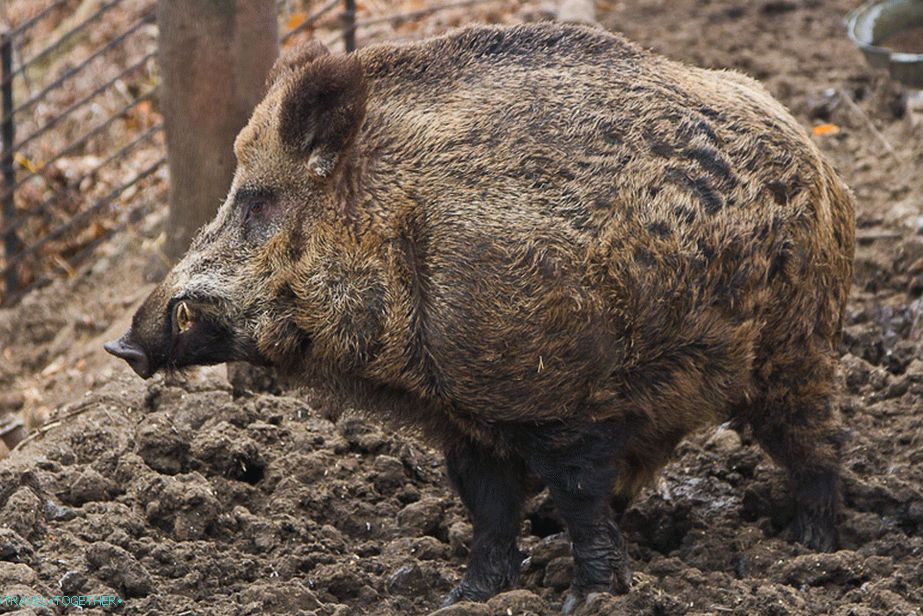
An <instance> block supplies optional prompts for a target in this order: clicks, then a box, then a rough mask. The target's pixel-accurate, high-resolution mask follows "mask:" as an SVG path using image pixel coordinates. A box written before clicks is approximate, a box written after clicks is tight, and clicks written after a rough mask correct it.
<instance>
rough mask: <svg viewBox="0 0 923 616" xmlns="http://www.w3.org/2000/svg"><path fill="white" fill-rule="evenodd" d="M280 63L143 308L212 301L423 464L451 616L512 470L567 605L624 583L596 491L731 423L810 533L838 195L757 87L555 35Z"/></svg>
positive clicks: (636, 476)
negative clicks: (550, 532)
mask: <svg viewBox="0 0 923 616" xmlns="http://www.w3.org/2000/svg"><path fill="white" fill-rule="evenodd" d="M292 58H294V59H292ZM292 58H289V59H283V60H280V64H279V66H278V69H277V70H275V71H274V77H273V79H274V83H273V85H272V87H271V89H270V91H269V93H268V94H267V96H266V98H265V100H264V101H263V102H262V103H261V104H260V105H259V107H258V108H257V109H256V111H255V112H254V114H253V117H252V119H251V121H250V123H249V125H248V126H247V127H246V128H245V129H244V130H243V131H242V132H241V134H240V136H239V137H238V140H237V143H236V145H235V149H236V153H237V156H238V161H239V167H238V171H237V175H236V177H235V181H234V186H233V187H232V190H231V196H230V197H229V199H228V202H227V203H226V204H225V205H224V206H223V207H222V209H221V211H220V212H219V214H218V217H217V218H216V220H215V221H214V222H213V223H212V224H211V225H209V227H208V228H206V229H205V230H204V231H203V233H202V235H201V236H200V238H199V240H197V243H196V245H195V246H194V247H193V249H192V250H191V251H190V253H189V255H187V257H186V258H185V259H184V261H183V262H182V263H181V264H180V265H179V266H178V267H177V268H176V269H175V270H174V272H173V273H172V274H171V277H170V278H169V279H168V280H167V281H166V282H165V283H164V287H163V288H162V289H161V290H160V291H158V292H157V294H156V297H154V299H152V300H151V301H152V302H154V303H155V304H157V305H158V306H159V305H161V302H164V301H168V300H169V299H170V298H171V297H173V298H175V297H179V296H192V297H200V298H202V299H203V301H208V302H211V305H213V306H218V307H219V308H218V309H215V311H216V314H218V313H220V314H221V320H222V326H223V327H225V328H226V329H228V330H229V331H231V332H232V333H233V335H232V336H231V338H232V339H233V344H231V343H229V345H228V347H229V351H228V352H229V354H230V355H233V358H235V359H254V360H259V361H264V360H268V361H271V362H273V363H274V364H276V365H277V366H279V367H280V368H282V369H283V370H286V371H288V372H290V373H292V374H294V375H295V376H296V378H298V379H299V380H300V381H301V382H303V383H305V384H307V385H312V386H314V387H319V388H322V389H326V390H328V391H330V392H332V393H333V394H334V395H337V396H341V397H342V400H343V401H344V404H348V405H350V406H355V407H357V408H360V409H365V410H367V411H369V412H370V413H372V414H374V413H377V412H379V411H380V412H384V413H385V414H387V415H388V416H390V417H392V418H393V419H395V420H397V421H399V422H401V423H403V424H404V425H408V426H412V427H415V428H419V429H420V430H421V431H422V432H423V433H424V434H425V435H426V436H427V437H429V438H430V439H431V440H432V441H433V442H435V443H437V444H439V445H440V446H442V447H443V448H444V449H445V451H446V453H447V461H448V464H449V474H450V477H451V478H452V481H453V484H454V485H455V486H456V488H457V489H458V491H459V493H460V494H461V496H462V498H463V500H464V501H465V504H466V505H467V506H468V507H469V509H471V511H472V517H473V519H474V522H475V547H474V548H473V553H472V564H471V567H470V568H469V572H468V574H467V575H466V578H465V581H464V582H463V583H462V585H461V586H460V587H459V589H457V590H456V592H455V593H453V595H452V596H451V597H450V601H454V600H458V599H460V598H484V597H486V596H489V595H490V594H492V593H494V592H497V591H498V590H499V589H500V588H502V587H503V586H505V585H509V584H512V583H514V582H515V577H516V571H517V570H518V569H517V567H516V566H515V565H516V562H517V561H516V557H517V556H516V555H517V553H518V552H517V550H516V549H515V533H516V530H517V529H518V522H517V521H518V517H517V516H518V512H519V501H520V500H521V498H522V496H523V489H524V488H523V486H524V485H525V483H526V477H527V476H529V475H531V476H534V477H537V478H538V479H539V480H541V482H542V483H544V484H545V485H547V486H548V487H549V489H550V490H551V492H552V495H553V497H554V498H555V502H556V504H557V505H558V507H559V509H560V510H561V512H562V515H563V516H564V517H565V520H566V521H567V522H568V525H569V530H570V532H571V535H572V539H573V540H574V553H575V559H576V562H577V569H576V574H575V581H574V588H573V593H574V596H575V597H579V596H582V595H583V594H584V593H586V592H588V591H590V590H594V589H600V588H603V589H604V588H609V587H612V588H614V589H616V590H622V589H624V587H625V586H626V584H627V579H628V578H627V575H628V574H627V565H626V563H625V559H624V558H623V557H622V556H621V554H622V552H621V551H620V550H621V547H620V546H621V539H620V536H619V534H618V529H617V527H616V526H615V525H614V523H611V520H609V519H608V518H607V517H606V515H605V512H606V511H608V508H607V505H606V506H603V505H601V504H600V503H602V502H603V500H601V499H608V498H609V497H610V496H612V495H617V496H618V497H619V500H620V502H625V501H627V500H630V498H631V497H632V496H633V495H634V494H636V493H637V491H638V490H639V489H640V488H641V486H643V485H645V484H646V483H648V482H649V481H650V480H651V479H652V478H653V477H654V476H655V474H656V473H657V471H658V470H659V469H660V467H661V466H662V465H663V464H664V463H665V462H666V461H667V459H668V457H669V455H670V453H671V452H672V450H673V448H674V447H675V445H676V444H677V443H678V442H679V441H680V440H681V439H682V438H683V436H684V435H686V434H688V433H689V432H690V431H691V430H694V429H696V428H699V427H701V426H704V425H709V424H714V423H716V422H722V421H727V420H733V421H734V422H735V425H738V426H742V425H749V426H751V427H752V428H753V431H754V434H755V436H756V438H757V439H758V440H759V442H760V443H761V444H762V445H763V447H764V448H765V449H766V450H767V451H768V453H769V454H770V455H771V456H772V457H773V458H774V459H775V460H776V461H778V462H779V463H780V464H781V465H783V466H784V467H785V468H786V469H787V470H788V471H789V473H790V475H791V477H792V482H793V486H794V488H795V494H796V498H797V500H798V503H799V513H798V517H797V519H796V527H795V532H796V536H797V537H798V538H799V539H801V540H802V541H804V542H806V543H808V544H809V545H811V546H813V547H817V548H821V549H831V548H832V547H833V546H834V545H835V538H836V535H835V530H834V528H833V521H834V517H835V512H836V506H837V502H838V494H839V488H838V466H839V448H840V440H841V434H840V429H839V423H838V418H837V413H836V407H835V399H834V398H835V391H834V368H835V364H836V358H837V343H838V340H839V336H840V330H841V327H842V323H843V311H844V306H845V303H846V296H847V293H848V290H849V285H850V281H851V276H852V256H853V241H854V219H853V204H852V198H851V196H850V194H849V191H848V189H847V188H846V187H845V186H844V185H843V183H842V182H841V181H840V179H839V178H838V177H837V175H836V174H835V172H834V171H833V170H832V168H831V167H830V165H829V164H828V163H827V162H826V161H824V159H823V158H822V157H821V155H820V153H819V152H818V150H817V148H816V147H815V146H814V145H813V144H812V143H811V141H810V139H808V138H807V136H806V134H805V131H804V130H803V129H802V127H800V126H799V125H798V123H797V122H796V121H795V120H794V119H793V118H792V117H791V116H790V115H789V114H788V112H786V111H785V109H784V108H783V107H782V106H781V105H779V104H778V103H777V102H776V101H775V100H773V99H772V97H771V96H770V95H769V94H768V93H767V92H766V91H765V90H764V89H763V88H762V87H761V86H760V85H759V84H757V83H756V82H755V81H753V80H751V79H749V78H747V77H744V76H742V75H739V74H736V73H733V72H715V71H708V70H702V69H696V68H691V67H687V66H682V65H679V64H677V63H674V62H671V61H668V60H666V59H664V58H661V57H659V56H657V55H654V54H652V53H648V52H646V51H644V50H642V49H640V48H639V47H637V46H635V45H633V44H631V43H629V42H627V41H625V40H624V39H623V38H621V37H620V36H617V35H612V34H608V33H604V32H601V31H598V30H592V29H587V28H583V27H576V26H565V25H558V24H541V25H527V26H517V27H512V28H500V27H478V28H469V29H466V30H461V31H459V32H456V33H453V34H450V35H447V36H444V37H440V38H437V39H432V40H428V41H422V42H419V43H414V44H409V45H379V46H373V47H369V48H366V49H362V50H360V51H359V52H357V53H355V54H353V55H349V56H332V55H327V54H326V53H324V52H323V50H320V49H319V48H318V47H317V46H316V45H314V47H312V48H308V49H306V50H302V51H300V52H295V55H294V56H292ZM245 188H247V189H248V190H249V191H250V192H246V191H244V189H245ZM254 188H256V189H258V191H257V193H254V192H253V190H254ZM259 191H263V192H259ZM252 194H260V195H262V194H265V195H270V197H267V198H266V199H267V206H266V208H263V209H262V210H261V211H264V214H263V216H264V218H263V219H261V221H262V222H260V223H259V224H258V225H256V226H253V224H254V223H252V222H246V220H249V219H244V218H243V216H244V215H243V214H241V211H243V210H245V209H246V207H247V205H246V203H247V198H245V196H246V195H252ZM248 198H250V199H252V197H248ZM241 201H243V204H242V203H241ZM265 212H268V213H265ZM161 312H162V311H161ZM158 314H159V313H158V310H157V309H156V307H155V308H150V307H149V308H148V309H147V311H146V312H145V315H146V316H144V317H139V319H140V320H141V321H144V320H145V319H156V318H158ZM160 318H162V317H160ZM216 318H217V317H216ZM138 328H139V331H141V330H144V331H150V332H154V333H156V332H159V331H163V327H162V325H158V324H157V323H156V322H155V323H154V324H153V325H152V324H145V323H139V324H138ZM153 335H154V334H153V333H152V334H151V336H153ZM151 340H155V339H154V338H151ZM151 344H154V343H153V342H151ZM228 358H229V359H230V358H231V357H230V356H229V357H228Z"/></svg>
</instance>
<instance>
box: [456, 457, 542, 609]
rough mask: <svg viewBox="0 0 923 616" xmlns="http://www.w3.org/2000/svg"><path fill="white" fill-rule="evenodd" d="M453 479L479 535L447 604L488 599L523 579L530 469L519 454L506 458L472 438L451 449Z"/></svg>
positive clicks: (473, 541)
mask: <svg viewBox="0 0 923 616" xmlns="http://www.w3.org/2000/svg"><path fill="white" fill-rule="evenodd" d="M446 467H447V468H448V474H449V480H450V481H451V482H452V485H453V486H454V487H455V490H456V491H457V492H458V494H459V496H461V499H462V502H464V504H465V507H467V508H468V512H469V514H470V516H471V523H472V525H473V526H474V536H473V538H472V541H471V556H470V557H469V559H468V571H467V572H466V573H465V577H464V579H463V580H462V582H461V584H459V585H458V586H456V587H455V589H454V590H452V592H451V593H449V596H448V597H446V599H445V602H444V603H443V606H448V605H452V604H453V603H456V602H458V601H465V600H470V601H483V600H485V599H488V598H490V597H492V596H493V595H495V594H497V593H498V592H500V591H501V590H503V589H505V588H508V587H510V586H513V585H515V584H516V583H517V582H518V580H519V567H520V565H521V564H522V559H523V556H524V555H523V553H522V552H520V551H519V548H518V547H517V544H516V539H517V537H518V535H519V524H520V510H521V507H522V501H523V498H524V492H525V486H524V483H525V468H524V466H523V463H522V461H521V460H519V459H513V458H506V459H501V458H498V457H497V456H496V455H494V454H493V453H492V452H491V451H489V450H488V449H486V448H484V447H481V446H479V445H477V444H475V443H473V442H471V441H467V440H466V441H464V442H462V443H458V444H456V445H454V446H452V447H450V448H448V449H447V451H446Z"/></svg>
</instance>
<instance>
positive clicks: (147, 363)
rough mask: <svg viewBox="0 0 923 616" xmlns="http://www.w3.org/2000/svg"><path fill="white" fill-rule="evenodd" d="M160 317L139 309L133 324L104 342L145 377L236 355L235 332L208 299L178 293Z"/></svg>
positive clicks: (109, 350) (110, 349)
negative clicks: (164, 369) (120, 335)
mask: <svg viewBox="0 0 923 616" xmlns="http://www.w3.org/2000/svg"><path fill="white" fill-rule="evenodd" d="M160 314H161V315H162V316H161V317H160V318H159V319H157V318H156V317H154V316H153V314H152V313H150V312H147V311H143V310H139V312H138V314H136V315H135V319H134V321H133V323H132V326H131V327H130V328H129V329H128V331H127V332H125V334H124V335H123V336H122V337H121V338H119V339H118V340H114V341H112V342H109V343H106V344H105V349H106V351H108V352H109V353H111V354H112V355H115V356H116V357H118V358H120V359H123V360H125V361H126V362H127V363H128V365H129V366H130V367H131V369H132V370H134V371H135V372H136V373H137V374H138V376H140V377H141V378H144V379H147V378H149V377H151V376H152V375H153V374H154V373H155V372H157V371H158V370H159V369H161V368H166V369H167V370H177V369H180V368H184V367H188V366H196V365H210V364H220V363H223V362H226V361H232V360H235V359H237V353H236V352H235V342H234V336H233V335H232V332H231V330H230V329H229V328H228V327H227V326H226V325H224V324H223V323H222V322H221V320H220V319H219V318H218V315H219V314H220V309H219V307H218V306H216V305H212V304H211V303H210V302H207V301H199V300H193V299H190V298H186V297H177V298H174V299H172V300H170V301H169V302H168V303H167V307H166V310H165V311H164V312H160Z"/></svg>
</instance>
